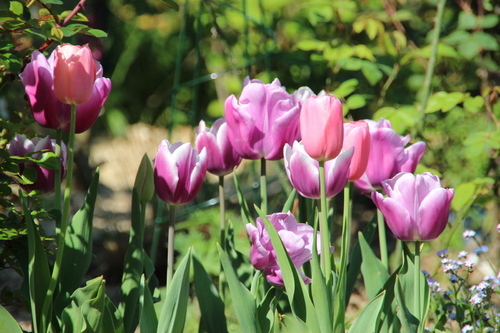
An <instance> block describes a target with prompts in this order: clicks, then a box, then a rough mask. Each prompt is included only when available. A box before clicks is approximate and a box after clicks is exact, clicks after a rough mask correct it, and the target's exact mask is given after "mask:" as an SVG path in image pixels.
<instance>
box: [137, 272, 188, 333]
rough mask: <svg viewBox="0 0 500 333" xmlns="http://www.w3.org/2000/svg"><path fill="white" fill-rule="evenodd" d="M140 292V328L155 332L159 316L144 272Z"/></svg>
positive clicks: (142, 331) (149, 332)
mask: <svg viewBox="0 0 500 333" xmlns="http://www.w3.org/2000/svg"><path fill="white" fill-rule="evenodd" d="M195 276H196V275H195ZM139 292H140V296H139V318H140V319H139V328H140V330H141V333H155V332H156V330H157V329H158V318H156V312H155V308H154V305H153V297H152V296H151V292H150V291H149V288H148V286H147V284H146V278H145V276H144V274H143V275H142V276H141V284H140V289H139Z"/></svg>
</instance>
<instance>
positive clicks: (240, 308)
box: [217, 244, 260, 333]
mask: <svg viewBox="0 0 500 333" xmlns="http://www.w3.org/2000/svg"><path fill="white" fill-rule="evenodd" d="M217 249H218V250H219V256H220V261H221V264H222V268H223V269H224V273H225V274H226V279H227V284H228V286H229V291H230V293H231V296H232V299H233V306H234V311H235V313H236V318H238V322H239V323H240V327H241V328H242V331H243V332H245V333H260V327H259V326H258V325H257V320H256V319H257V317H256V315H257V307H256V304H255V298H254V297H253V295H252V294H251V293H250V291H249V290H248V289H247V288H246V287H245V286H244V285H243V284H242V283H241V282H240V280H239V279H238V276H237V275H236V272H235V271H234V269H233V266H232V265H231V260H229V257H228V255H227V254H226V252H224V250H222V248H221V247H220V245H219V244H217Z"/></svg>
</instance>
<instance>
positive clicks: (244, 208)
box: [233, 172, 255, 224]
mask: <svg viewBox="0 0 500 333" xmlns="http://www.w3.org/2000/svg"><path fill="white" fill-rule="evenodd" d="M233 179H234V187H235V188H236V193H237V194H238V202H239V204H240V208H241V216H243V218H244V220H245V222H246V223H251V224H255V222H254V220H253V219H252V215H251V214H250V209H248V204H247V201H246V200H245V195H244V194H243V191H242V190H241V187H240V183H239V182H238V177H236V172H233ZM246 223H245V224H246Z"/></svg>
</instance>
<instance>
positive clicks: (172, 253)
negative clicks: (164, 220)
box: [167, 205, 177, 289]
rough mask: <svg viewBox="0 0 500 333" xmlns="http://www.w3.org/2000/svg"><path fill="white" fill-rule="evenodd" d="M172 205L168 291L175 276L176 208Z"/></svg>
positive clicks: (169, 233)
mask: <svg viewBox="0 0 500 333" xmlns="http://www.w3.org/2000/svg"><path fill="white" fill-rule="evenodd" d="M176 207H177V206H175V205H170V219H169V221H168V248H167V289H168V288H170V282H172V277H173V276H174V234H175V208H176Z"/></svg>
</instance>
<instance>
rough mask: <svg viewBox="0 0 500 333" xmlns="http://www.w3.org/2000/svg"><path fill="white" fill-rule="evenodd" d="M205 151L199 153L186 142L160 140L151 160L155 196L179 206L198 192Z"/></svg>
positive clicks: (205, 161) (204, 166)
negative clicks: (153, 159)
mask: <svg viewBox="0 0 500 333" xmlns="http://www.w3.org/2000/svg"><path fill="white" fill-rule="evenodd" d="M207 165H208V163H207V152H206V150H205V149H203V150H202V151H201V153H200V154H198V152H197V151H196V149H194V148H193V147H191V144H189V143H182V142H176V143H174V144H170V142H168V140H163V141H162V142H161V143H160V146H159V147H158V152H157V154H156V158H155V161H154V182H155V189H156V193H157V194H158V196H159V197H160V199H162V200H163V201H165V202H166V203H169V204H173V205H181V204H185V203H188V202H190V201H192V200H193V199H194V198H195V197H196V196H197V195H198V192H199V191H200V188H201V185H202V184H203V180H204V179H205V173H206V171H207Z"/></svg>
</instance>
